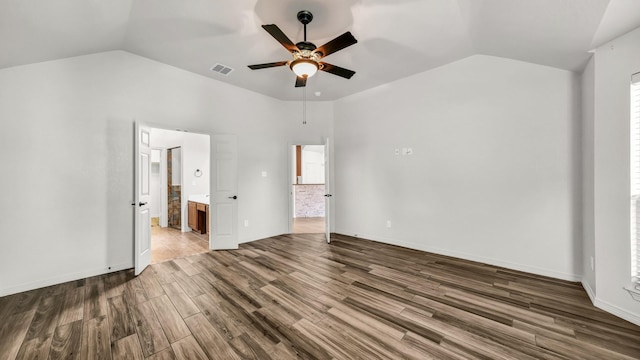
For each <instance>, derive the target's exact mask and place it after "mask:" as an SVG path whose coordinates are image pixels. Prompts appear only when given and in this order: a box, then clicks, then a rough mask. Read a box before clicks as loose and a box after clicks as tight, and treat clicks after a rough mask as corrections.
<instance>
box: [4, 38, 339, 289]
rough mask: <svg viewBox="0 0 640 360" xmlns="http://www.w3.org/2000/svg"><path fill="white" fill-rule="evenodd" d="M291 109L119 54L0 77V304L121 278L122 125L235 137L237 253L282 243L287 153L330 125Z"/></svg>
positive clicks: (129, 257)
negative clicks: (267, 242)
mask: <svg viewBox="0 0 640 360" xmlns="http://www.w3.org/2000/svg"><path fill="white" fill-rule="evenodd" d="M300 108H301V106H299V104H297V103H289V102H282V101H278V100H275V99H272V98H269V97H265V96H262V95H260V94H257V93H253V92H250V91H246V90H243V89H240V88H237V87H233V86H229V85H226V84H223V83H221V82H218V81H215V80H213V79H209V78H206V77H202V76H199V75H195V74H193V73H189V72H186V71H182V70H179V69H176V68H174V67H171V66H167V65H164V64H160V63H157V62H154V61H151V60H148V59H145V58H142V57H139V56H135V55H132V54H130V53H127V52H123V51H113V52H106V53H99V54H94V55H88V56H82V57H76V58H69V59H63V60H58V61H51V62H44V63H39V64H33V65H27V66H19V67H13V68H8V69H2V70H0V119H1V120H0V121H1V122H2V131H0V150H1V151H2V152H3V154H12V155H13V156H6V159H7V160H6V161H5V163H4V164H3V174H14V176H1V177H0V188H2V189H4V193H3V198H2V202H0V242H1V245H0V246H1V247H2V249H1V251H0V296H2V295H5V294H9V293H14V292H18V291H22V290H27V289H32V288H36V287H39V286H44V285H49V284H53V283H57V282H62V281H67V280H72V279H78V278H83V277H86V276H91V275H96V274H101V273H105V272H108V271H114V270H118V269H123V268H130V267H132V266H133V237H132V234H133V211H132V207H131V201H132V199H133V139H134V136H133V130H134V127H133V124H134V119H135V120H138V121H142V122H147V123H152V124H157V125H158V126H159V127H166V128H181V129H187V130H189V131H191V132H204V133H209V134H214V133H232V134H237V136H238V145H239V161H238V166H239V168H238V175H239V179H238V189H239V190H238V191H239V193H238V196H239V217H240V219H239V220H240V221H242V219H249V220H250V227H248V228H243V227H239V240H240V242H246V241H251V240H255V239H259V238H263V237H269V236H272V235H277V234H282V233H284V232H286V231H287V224H288V215H287V213H288V194H287V191H288V190H287V186H286V184H287V183H288V182H289V181H288V179H289V177H288V166H289V165H288V164H289V161H288V146H289V145H290V144H291V143H292V142H293V141H297V140H300V139H302V140H304V139H320V138H323V137H326V136H327V135H328V134H329V132H328V131H329V130H330V125H329V124H330V122H331V115H332V112H331V109H332V105H330V104H329V105H323V104H319V105H318V109H317V110H318V111H317V113H316V114H315V115H314V116H312V117H311V118H310V119H309V121H310V124H308V125H305V127H304V128H303V127H302V125H297V124H298V119H299V114H300V112H299V109H300ZM311 108H312V107H311V106H310V109H309V111H310V112H311V111H314V110H311ZM294 110H295V111H294ZM256 149H258V150H259V151H257V150H256ZM262 170H265V171H268V174H269V176H268V177H266V178H263V177H261V171H262ZM109 268H110V269H109ZM16 269H19V271H16Z"/></svg>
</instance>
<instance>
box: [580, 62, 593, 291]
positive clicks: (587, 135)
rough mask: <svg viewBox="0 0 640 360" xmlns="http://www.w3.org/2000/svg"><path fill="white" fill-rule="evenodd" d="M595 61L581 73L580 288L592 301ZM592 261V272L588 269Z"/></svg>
mask: <svg viewBox="0 0 640 360" xmlns="http://www.w3.org/2000/svg"><path fill="white" fill-rule="evenodd" d="M594 72H595V59H594V58H593V57H592V58H591V59H590V60H589V63H588V64H587V66H586V68H585V69H584V71H583V72H582V166H583V167H582V189H583V197H582V213H583V231H582V233H583V256H582V263H583V266H582V275H583V279H582V284H583V286H584V288H585V290H586V291H587V293H588V294H589V297H590V298H591V301H594V299H595V291H596V273H595V271H594V269H595V256H596V253H595V251H596V243H595V234H594V228H593V221H594V215H595V214H594V207H593V199H594V192H595V187H594V183H593V180H594V178H593V175H594V173H593V171H594V169H593V164H594V163H593V159H594V158H593V155H594V148H593V145H594V143H593V141H594V133H593V130H594V129H593V126H594V116H595V109H594V101H595V99H594V97H595V83H594V81H595V78H594V75H595V74H594ZM592 261H593V265H594V268H593V269H592V268H591V264H592Z"/></svg>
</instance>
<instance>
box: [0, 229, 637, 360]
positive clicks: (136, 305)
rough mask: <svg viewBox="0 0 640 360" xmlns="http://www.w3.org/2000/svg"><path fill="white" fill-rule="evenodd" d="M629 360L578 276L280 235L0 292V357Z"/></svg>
mask: <svg viewBox="0 0 640 360" xmlns="http://www.w3.org/2000/svg"><path fill="white" fill-rule="evenodd" d="M46 358H50V359H62V358H64V359H225V360H226V359H260V360H265V359H298V358H300V359H599V360H601V359H640V327H638V326H635V325H633V324H630V323H628V322H626V321H624V320H621V319H619V318H616V317H614V316H612V315H610V314H608V313H605V312H603V311H601V310H599V309H597V308H594V307H593V306H592V305H591V303H590V302H589V299H588V297H587V295H586V294H585V292H584V290H583V289H582V288H581V286H580V285H579V284H576V283H570V282H566V281H560V280H555V279H550V278H545V277H541V276H536V275H531V274H526V273H522V272H518V271H512V270H507V269H503V268H497V267H493V266H488V265H483V264H479V263H473V262H469V261H464V260H459V259H454V258H450V257H444V256H439V255H434V254H430V253H424V252H420V251H414V250H410V249H405V248H400V247H395V246H390V245H385V244H380V243H376V242H371V241H366V240H361V239H355V238H350V237H345V236H340V235H336V236H335V238H334V239H333V241H332V243H331V244H326V242H325V241H324V239H323V235H322V234H314V235H285V236H277V237H273V238H269V239H264V240H259V241H255V242H252V243H247V244H242V245H241V246H240V249H239V250H234V251H217V252H207V253H202V254H197V255H193V256H189V257H186V258H183V259H176V260H172V261H166V262H162V263H158V264H154V265H152V266H150V267H149V268H148V269H147V270H145V271H144V272H143V273H142V274H141V275H140V276H139V277H137V278H136V277H133V274H132V271H122V272H117V273H112V274H106V275H103V276H97V277H93V278H88V279H84V280H79V281H74V282H69V283H65V284H60V285H56V286H51V287H47V288H43V289H37V290H33V291H28V292H24V293H20V294H15V295H11V296H6V297H3V298H0V359H46Z"/></svg>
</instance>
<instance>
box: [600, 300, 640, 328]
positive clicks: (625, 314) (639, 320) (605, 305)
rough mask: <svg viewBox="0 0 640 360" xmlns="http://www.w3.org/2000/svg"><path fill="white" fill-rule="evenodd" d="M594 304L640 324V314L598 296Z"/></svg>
mask: <svg viewBox="0 0 640 360" xmlns="http://www.w3.org/2000/svg"><path fill="white" fill-rule="evenodd" d="M593 306H595V307H597V308H599V309H602V310H604V311H606V312H608V313H610V314H612V315H615V316H617V317H619V318H621V319H624V320H627V321H628V322H630V323H633V324H636V325H638V326H640V315H638V314H634V313H632V312H629V311H627V310H625V309H622V308H619V307H617V306H615V305H613V304H610V303H608V302H606V301H604V300H600V299H598V298H596V301H594V302H593Z"/></svg>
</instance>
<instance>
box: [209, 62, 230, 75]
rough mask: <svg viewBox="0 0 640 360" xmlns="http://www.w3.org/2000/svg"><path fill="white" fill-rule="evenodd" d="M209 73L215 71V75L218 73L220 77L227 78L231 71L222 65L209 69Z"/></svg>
mask: <svg viewBox="0 0 640 360" xmlns="http://www.w3.org/2000/svg"><path fill="white" fill-rule="evenodd" d="M211 71H215V72H217V73H220V74H221V75H224V76H227V75H229V74H230V73H231V72H232V71H233V69H232V68H230V67H228V66H224V65H222V64H215V66H213V67H212V68H211Z"/></svg>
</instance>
